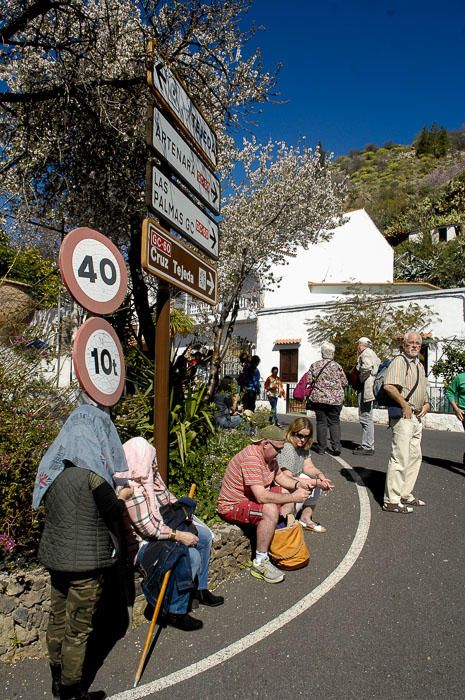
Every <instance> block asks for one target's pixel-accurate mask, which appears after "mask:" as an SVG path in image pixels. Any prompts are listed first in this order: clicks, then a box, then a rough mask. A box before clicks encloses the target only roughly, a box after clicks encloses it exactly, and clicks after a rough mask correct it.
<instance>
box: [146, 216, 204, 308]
mask: <svg viewBox="0 0 465 700" xmlns="http://www.w3.org/2000/svg"><path fill="white" fill-rule="evenodd" d="M142 267H143V268H144V270H146V271H147V272H150V273H151V274H152V275H156V276H157V277H160V278H161V279H164V280H166V281H167V282H169V283H170V284H172V285H174V286H175V287H178V288H179V289H182V290H183V291H185V292H187V293H188V294H191V295H192V296H193V297H196V298H197V299H200V300H201V301H204V302H206V303H207V304H210V305H212V306H213V305H215V304H216V296H217V274H216V268H215V267H213V266H212V265H211V264H209V263H207V262H205V260H202V259H201V258H200V257H198V256H197V255H196V254H195V253H194V252H193V251H192V250H190V249H189V248H187V247H186V246H184V245H183V244H182V243H181V242H180V241H178V240H177V239H176V238H175V237H174V236H172V235H171V234H170V233H168V231H165V229H163V228H162V227H161V226H160V225H158V224H157V223H155V222H154V221H151V220H150V219H145V220H144V222H143V224H142Z"/></svg>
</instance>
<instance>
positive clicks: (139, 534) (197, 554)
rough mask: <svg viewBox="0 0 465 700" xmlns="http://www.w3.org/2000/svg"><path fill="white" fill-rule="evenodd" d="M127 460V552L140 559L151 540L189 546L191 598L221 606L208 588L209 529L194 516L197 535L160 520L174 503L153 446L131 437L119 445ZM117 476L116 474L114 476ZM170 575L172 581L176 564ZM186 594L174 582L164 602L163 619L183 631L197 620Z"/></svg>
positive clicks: (197, 625) (192, 627)
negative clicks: (129, 495)
mask: <svg viewBox="0 0 465 700" xmlns="http://www.w3.org/2000/svg"><path fill="white" fill-rule="evenodd" d="M123 448H124V452H125V455H126V461H127V463H128V471H127V472H124V474H122V475H121V476H122V480H123V481H124V482H125V483H128V484H129V485H130V486H131V487H132V489H133V491H134V495H133V497H132V498H130V499H129V500H127V501H126V516H127V524H128V544H129V551H130V552H132V553H133V555H134V556H135V561H136V563H137V562H138V561H140V559H141V557H142V555H143V552H144V549H145V548H146V547H147V544H148V543H149V542H150V541H153V540H174V541H176V542H181V544H184V545H186V546H187V547H188V548H189V558H190V564H191V568H192V574H193V577H194V578H195V577H197V579H198V590H197V591H196V592H195V594H194V597H195V598H197V599H198V601H199V602H200V603H202V604H203V605H208V606H212V607H214V606H217V605H221V604H222V603H223V602H224V599H223V597H222V596H216V595H214V594H213V593H211V592H210V591H209V590H208V564H209V559H210V550H211V544H212V534H211V531H210V529H209V528H208V527H207V526H206V525H205V524H204V523H202V522H201V521H200V520H199V519H198V518H195V526H196V528H197V532H198V535H194V534H193V533H191V532H185V531H182V530H173V529H172V528H171V527H169V526H168V525H166V524H165V523H164V522H163V518H162V516H161V514H160V508H161V507H162V506H164V505H168V504H169V503H175V502H176V500H177V499H176V497H175V496H173V494H172V493H170V491H169V490H168V488H167V487H166V485H165V483H164V481H163V479H162V478H161V476H160V474H159V472H158V469H157V457H156V451H155V448H154V447H153V446H152V445H151V444H150V443H149V442H147V440H145V439H144V438H141V437H136V438H131V440H128V441H127V442H125V443H124V445H123ZM117 476H118V475H117ZM172 576H173V577H174V579H175V581H176V567H175V568H174V571H173V574H172ZM189 602H190V594H189V593H188V592H187V593H186V592H181V591H179V590H178V589H177V587H176V583H175V585H174V588H173V593H172V595H171V598H170V600H169V603H168V614H167V616H166V621H167V622H169V624H171V625H172V626H174V627H177V628H179V629H182V630H185V631H191V630H195V629H200V628H201V627H202V622H201V620H197V619H195V618H193V617H191V616H190V615H189V614H188V607H189Z"/></svg>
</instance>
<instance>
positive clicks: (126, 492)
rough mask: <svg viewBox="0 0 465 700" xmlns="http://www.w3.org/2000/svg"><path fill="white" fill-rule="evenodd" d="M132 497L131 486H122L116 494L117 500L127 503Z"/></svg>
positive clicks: (132, 490)
mask: <svg viewBox="0 0 465 700" xmlns="http://www.w3.org/2000/svg"><path fill="white" fill-rule="evenodd" d="M133 496H134V489H133V488H132V486H123V488H122V489H121V490H120V492H119V493H118V498H120V499H121V500H122V501H129V499H130V498H132V497H133Z"/></svg>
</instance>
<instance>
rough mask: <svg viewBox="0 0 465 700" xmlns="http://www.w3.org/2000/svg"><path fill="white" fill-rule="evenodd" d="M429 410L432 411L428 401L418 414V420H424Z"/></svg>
mask: <svg viewBox="0 0 465 700" xmlns="http://www.w3.org/2000/svg"><path fill="white" fill-rule="evenodd" d="M429 409H430V405H429V403H428V401H427V402H426V403H424V404H423V408H422V409H421V411H420V413H418V414H417V418H418V419H420V418H423V416H424V415H425V414H426V413H428V411H429Z"/></svg>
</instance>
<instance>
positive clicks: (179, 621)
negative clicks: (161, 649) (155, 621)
mask: <svg viewBox="0 0 465 700" xmlns="http://www.w3.org/2000/svg"><path fill="white" fill-rule="evenodd" d="M163 620H164V621H165V622H166V623H167V624H168V625H171V627H176V628H177V629H178V630H183V631H184V632H193V631H194V630H200V629H202V627H203V622H202V620H196V619H195V617H191V616H190V615H189V613H183V614H181V615H176V613H167V614H166V615H164V616H163Z"/></svg>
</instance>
